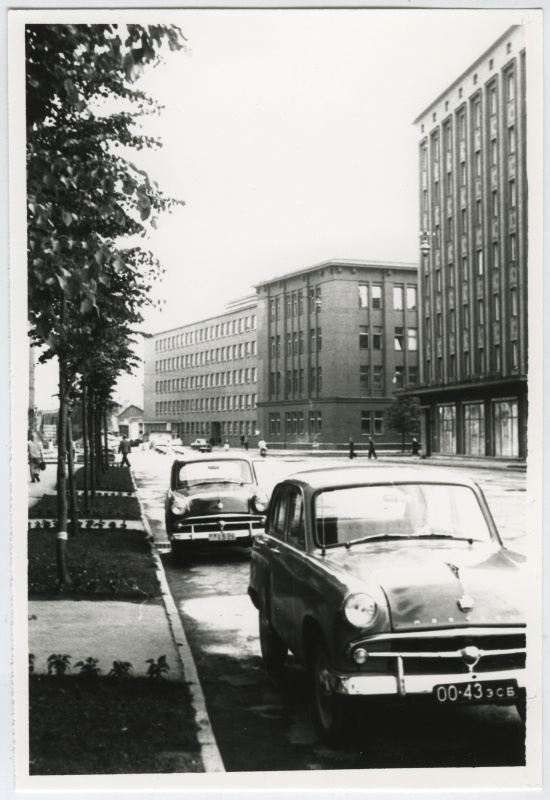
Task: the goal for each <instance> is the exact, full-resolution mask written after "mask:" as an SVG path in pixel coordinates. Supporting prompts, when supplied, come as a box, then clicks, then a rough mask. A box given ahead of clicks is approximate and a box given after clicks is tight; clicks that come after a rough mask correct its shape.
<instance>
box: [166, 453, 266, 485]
mask: <svg viewBox="0 0 550 800" xmlns="http://www.w3.org/2000/svg"><path fill="white" fill-rule="evenodd" d="M199 483H239V484H241V483H253V478H252V471H251V469H250V464H249V463H248V461H240V460H235V461H229V460H228V461H194V462H191V463H190V464H183V465H182V466H181V467H180V468H179V471H178V489H183V488H186V487H188V486H196V485H197V484H199Z"/></svg>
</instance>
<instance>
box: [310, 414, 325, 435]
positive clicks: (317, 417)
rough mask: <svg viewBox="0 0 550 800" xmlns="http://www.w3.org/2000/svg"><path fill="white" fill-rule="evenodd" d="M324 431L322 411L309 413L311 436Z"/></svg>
mask: <svg viewBox="0 0 550 800" xmlns="http://www.w3.org/2000/svg"><path fill="white" fill-rule="evenodd" d="M321 431H322V418H321V412H320V411H310V412H309V432H310V434H313V435H315V434H319V433H321Z"/></svg>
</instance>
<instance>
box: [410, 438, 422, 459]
mask: <svg viewBox="0 0 550 800" xmlns="http://www.w3.org/2000/svg"><path fill="white" fill-rule="evenodd" d="M411 452H412V454H413V456H414V457H415V458H418V456H419V454H420V444H419V442H418V441H417V439H413V440H412V445H411Z"/></svg>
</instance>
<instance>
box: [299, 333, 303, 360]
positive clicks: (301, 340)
mask: <svg viewBox="0 0 550 800" xmlns="http://www.w3.org/2000/svg"><path fill="white" fill-rule="evenodd" d="M298 352H299V353H300V355H301V354H302V353H303V352H304V332H303V331H298Z"/></svg>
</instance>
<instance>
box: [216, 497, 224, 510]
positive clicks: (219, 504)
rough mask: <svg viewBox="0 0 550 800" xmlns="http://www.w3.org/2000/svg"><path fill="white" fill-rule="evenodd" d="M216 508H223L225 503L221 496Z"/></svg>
mask: <svg viewBox="0 0 550 800" xmlns="http://www.w3.org/2000/svg"><path fill="white" fill-rule="evenodd" d="M216 508H219V509H220V511H221V510H222V508H223V503H222V501H221V498H220V497H218V502H217V504H216Z"/></svg>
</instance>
